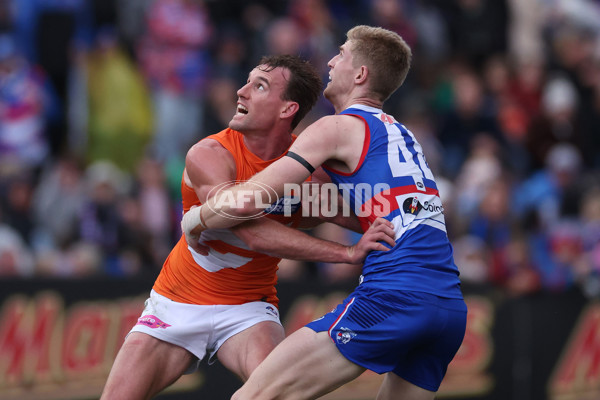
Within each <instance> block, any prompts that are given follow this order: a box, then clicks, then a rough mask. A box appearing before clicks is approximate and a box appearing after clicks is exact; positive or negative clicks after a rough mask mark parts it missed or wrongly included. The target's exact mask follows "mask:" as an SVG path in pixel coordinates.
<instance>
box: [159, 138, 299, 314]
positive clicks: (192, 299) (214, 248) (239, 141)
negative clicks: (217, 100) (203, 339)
mask: <svg viewBox="0 0 600 400" xmlns="http://www.w3.org/2000/svg"><path fill="white" fill-rule="evenodd" d="M206 139H213V140H216V141H218V142H219V143H220V144H221V145H222V146H223V147H224V148H225V149H227V150H228V151H229V152H230V153H231V154H232V156H233V158H234V159H235V166H236V177H235V179H236V181H238V182H239V181H245V180H248V179H250V178H251V177H252V176H253V175H254V174H256V173H258V172H260V171H262V170H263V169H265V168H266V167H267V166H268V165H269V164H271V163H273V162H275V161H276V160H277V159H279V158H281V157H282V156H283V155H282V156H280V157H277V158H275V159H272V160H268V161H264V160H262V159H260V158H259V157H257V156H256V155H254V154H253V153H251V152H250V151H249V150H248V149H247V148H246V146H245V144H244V137H243V135H242V134H241V133H239V132H237V131H234V130H232V129H229V128H228V129H225V130H223V131H221V132H219V133H217V134H215V135H211V136H208V137H207V138H206ZM181 196H182V200H183V211H184V213H185V212H187V211H188V210H189V209H190V208H191V207H192V206H194V205H200V204H201V203H200V200H198V197H197V196H196V193H195V192H194V190H193V189H192V188H191V187H189V186H187V185H186V184H185V182H184V180H183V179H182V181H181ZM267 216H268V217H269V218H274V219H276V220H277V221H278V222H281V223H284V224H286V225H291V226H297V224H298V221H299V218H300V212H299V210H295V212H294V213H293V214H292V215H291V216H290V217H285V216H284V215H277V214H268V215H267ZM201 240H202V242H203V243H204V244H205V245H207V246H209V247H210V252H209V254H208V255H207V256H203V255H201V254H198V253H196V252H195V251H194V250H192V249H190V248H189V247H188V245H187V243H186V241H185V237H184V236H182V237H181V238H180V239H179V242H178V243H177V244H176V245H175V247H174V248H173V250H172V251H171V253H170V254H169V256H168V257H167V260H166V261H165V263H164V265H163V267H162V270H161V272H160V274H159V276H158V278H157V279H156V282H155V283H154V287H153V289H154V290H155V291H156V292H158V293H160V294H161V295H163V296H165V297H167V298H169V299H171V300H173V301H177V302H180V303H188V304H200V305H213V304H243V303H248V302H251V301H267V302H269V303H271V304H273V305H275V306H277V305H278V301H279V300H278V298H277V292H276V289H275V284H276V283H277V269H278V266H277V264H278V263H279V261H281V259H280V258H276V257H271V256H268V255H266V254H262V253H257V252H255V251H252V250H250V249H249V248H248V247H247V246H246V244H245V243H244V242H243V241H242V240H240V239H239V238H238V237H236V236H235V235H234V234H233V233H232V232H231V231H230V230H229V229H211V230H207V231H204V232H202V236H201Z"/></svg>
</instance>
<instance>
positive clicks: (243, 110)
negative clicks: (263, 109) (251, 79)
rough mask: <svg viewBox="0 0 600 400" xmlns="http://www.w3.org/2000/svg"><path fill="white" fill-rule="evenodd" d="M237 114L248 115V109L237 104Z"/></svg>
mask: <svg viewBox="0 0 600 400" xmlns="http://www.w3.org/2000/svg"><path fill="white" fill-rule="evenodd" d="M237 113H238V114H248V109H247V108H246V107H245V106H243V105H241V104H238V105H237Z"/></svg>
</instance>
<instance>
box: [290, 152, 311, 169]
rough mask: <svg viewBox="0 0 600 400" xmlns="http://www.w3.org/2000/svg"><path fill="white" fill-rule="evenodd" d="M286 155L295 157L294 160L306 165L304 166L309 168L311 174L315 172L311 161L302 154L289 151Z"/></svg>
mask: <svg viewBox="0 0 600 400" xmlns="http://www.w3.org/2000/svg"><path fill="white" fill-rule="evenodd" d="M286 156H288V157H291V158H293V159H294V160H296V161H298V162H299V163H300V164H302V165H303V166H304V168H306V169H307V170H308V172H310V173H311V174H312V173H313V172H315V167H313V166H312V165H310V163H309V162H308V161H306V160H305V159H304V158H302V156H300V155H298V154H296V153H294V152H293V151H288V152H287V153H286Z"/></svg>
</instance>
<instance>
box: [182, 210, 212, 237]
mask: <svg viewBox="0 0 600 400" xmlns="http://www.w3.org/2000/svg"><path fill="white" fill-rule="evenodd" d="M181 225H182V229H183V232H184V233H185V234H186V235H191V232H192V230H194V228H196V227H197V226H198V225H200V226H201V227H202V230H206V229H208V227H207V226H206V223H205V222H204V221H203V220H202V206H200V207H197V208H192V209H191V210H189V211H188V212H187V213H185V215H184V216H183V219H182V221H181ZM194 236H195V235H194Z"/></svg>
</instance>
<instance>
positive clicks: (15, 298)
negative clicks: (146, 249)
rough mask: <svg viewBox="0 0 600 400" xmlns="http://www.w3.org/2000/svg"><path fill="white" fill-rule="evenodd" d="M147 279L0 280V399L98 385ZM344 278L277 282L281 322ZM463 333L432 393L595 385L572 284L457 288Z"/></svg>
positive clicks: (325, 302) (185, 393) (298, 318)
mask: <svg viewBox="0 0 600 400" xmlns="http://www.w3.org/2000/svg"><path fill="white" fill-rule="evenodd" d="M151 284H152V281H151V280H131V279H122V280H115V279H82V280H41V279H32V280H16V281H15V280H3V281H0V310H1V314H0V399H3V400H9V399H10V400H13V399H14V400H26V399H30V400H51V399H56V400H84V399H94V398H98V397H99V396H100V393H101V390H102V387H103V385H104V382H105V380H106V377H107V375H108V372H109V370H110V366H111V365H112V361H113V359H114V356H115V355H116V352H117V351H118V349H119V347H120V344H121V343H122V341H123V338H124V336H125V335H126V334H127V332H128V330H129V329H130V327H131V326H132V325H133V324H135V322H136V321H137V318H138V317H139V316H140V313H141V311H142V307H143V302H144V300H145V299H146V297H147V293H148V288H149V287H150V285H151ZM351 289H352V286H351V285H341V284H337V285H333V286H332V285H323V284H315V283H314V282H298V283H294V284H289V283H282V284H280V285H279V291H280V293H281V296H280V297H281V315H282V321H283V323H284V326H285V328H286V333H288V334H289V333H291V332H293V331H294V330H296V329H298V328H299V327H301V326H303V325H304V324H305V323H307V322H309V321H311V320H312V319H314V318H317V317H318V316H320V315H322V314H323V313H326V312H328V311H330V310H331V309H332V308H333V307H334V306H335V305H336V304H338V302H339V301H341V300H342V299H343V298H344V297H345V296H346V295H347V294H348V293H349V292H350V291H351ZM465 295H466V301H467V304H468V306H469V315H468V326H467V333H466V335H465V340H464V343H463V345H462V347H461V349H460V350H459V353H458V354H457V356H456V358H455V359H454V361H453V362H452V364H451V365H450V368H449V370H448V374H447V375H446V377H445V379H444V382H443V384H442V387H441V389H440V392H439V395H438V397H439V398H452V399H465V400H492V399H498V400H500V399H512V400H520V399H522V400H544V399H554V400H560V399H572V398H577V399H597V398H599V397H600V304H598V303H596V302H590V301H588V300H586V299H585V297H583V296H582V295H581V294H580V293H578V292H577V291H569V292H565V293H561V294H553V295H547V294H536V295H531V296H527V297H519V298H514V297H507V296H504V295H502V294H501V293H500V292H497V291H494V290H490V288H489V287H482V286H473V287H466V288H465ZM381 379H382V377H381V376H379V375H377V374H375V373H372V372H369V371H368V372H366V373H365V374H363V375H362V376H361V377H360V378H358V379H357V380H356V381H354V382H352V383H349V384H348V385H346V386H344V387H342V388H340V389H338V390H337V391H335V392H333V393H331V394H329V395H327V396H325V397H324V399H329V400H367V399H373V398H374V396H375V395H376V393H377V390H378V387H379V384H380V382H381ZM239 385H240V383H239V380H238V378H236V377H235V376H234V375H232V374H231V373H229V372H228V371H227V370H226V369H225V368H223V367H222V366H221V365H220V364H219V363H218V362H217V363H215V364H214V365H210V366H209V365H207V363H206V361H204V362H203V363H202V364H201V368H200V370H199V371H198V372H196V373H195V374H192V375H186V376H184V377H183V378H182V379H180V380H179V381H178V382H177V384H175V385H174V386H173V387H171V388H169V389H168V391H167V392H166V393H164V394H162V395H161V396H159V398H161V399H165V400H167V399H170V400H177V399H182V400H183V399H198V398H209V399H214V400H221V399H223V400H225V399H228V398H229V397H230V396H231V394H233V392H234V391H235V390H236V389H237V388H238V387H239Z"/></svg>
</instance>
